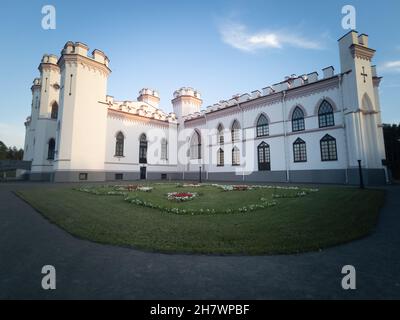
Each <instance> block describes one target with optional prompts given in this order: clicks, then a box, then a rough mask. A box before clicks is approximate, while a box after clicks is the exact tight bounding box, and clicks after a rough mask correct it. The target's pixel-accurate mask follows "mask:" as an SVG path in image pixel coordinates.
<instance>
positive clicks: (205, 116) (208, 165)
mask: <svg viewBox="0 0 400 320" xmlns="http://www.w3.org/2000/svg"><path fill="white" fill-rule="evenodd" d="M204 119H205V120H206V129H207V130H208V126H207V114H206V113H205V112H204ZM211 147H212V146H211ZM209 170H210V146H209V147H208V164H207V170H205V171H206V180H207V181H208V171H209Z"/></svg>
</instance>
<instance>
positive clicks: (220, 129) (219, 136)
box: [217, 124, 224, 144]
mask: <svg viewBox="0 0 400 320" xmlns="http://www.w3.org/2000/svg"><path fill="white" fill-rule="evenodd" d="M217 130H218V133H217V140H218V144H224V127H223V126H222V124H220V125H219V126H218V128H217Z"/></svg>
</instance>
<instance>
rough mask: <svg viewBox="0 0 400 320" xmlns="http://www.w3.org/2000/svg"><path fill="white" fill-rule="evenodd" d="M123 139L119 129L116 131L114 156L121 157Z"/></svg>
mask: <svg viewBox="0 0 400 320" xmlns="http://www.w3.org/2000/svg"><path fill="white" fill-rule="evenodd" d="M124 140H125V137H124V135H123V133H122V132H121V131H120V132H118V133H117V136H116V140H115V156H116V157H123V156H124Z"/></svg>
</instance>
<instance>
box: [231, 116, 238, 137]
mask: <svg viewBox="0 0 400 320" xmlns="http://www.w3.org/2000/svg"><path fill="white" fill-rule="evenodd" d="M231 136H232V142H237V141H239V140H240V124H239V121H237V120H235V121H233V124H232V128H231Z"/></svg>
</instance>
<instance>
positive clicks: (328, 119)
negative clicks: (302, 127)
mask: <svg viewBox="0 0 400 320" xmlns="http://www.w3.org/2000/svg"><path fill="white" fill-rule="evenodd" d="M318 122H319V127H320V128H325V127H331V126H334V125H335V117H334V115H333V108H332V105H331V104H330V103H329V102H328V101H326V100H324V101H322V103H321V105H320V106H319V109H318Z"/></svg>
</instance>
